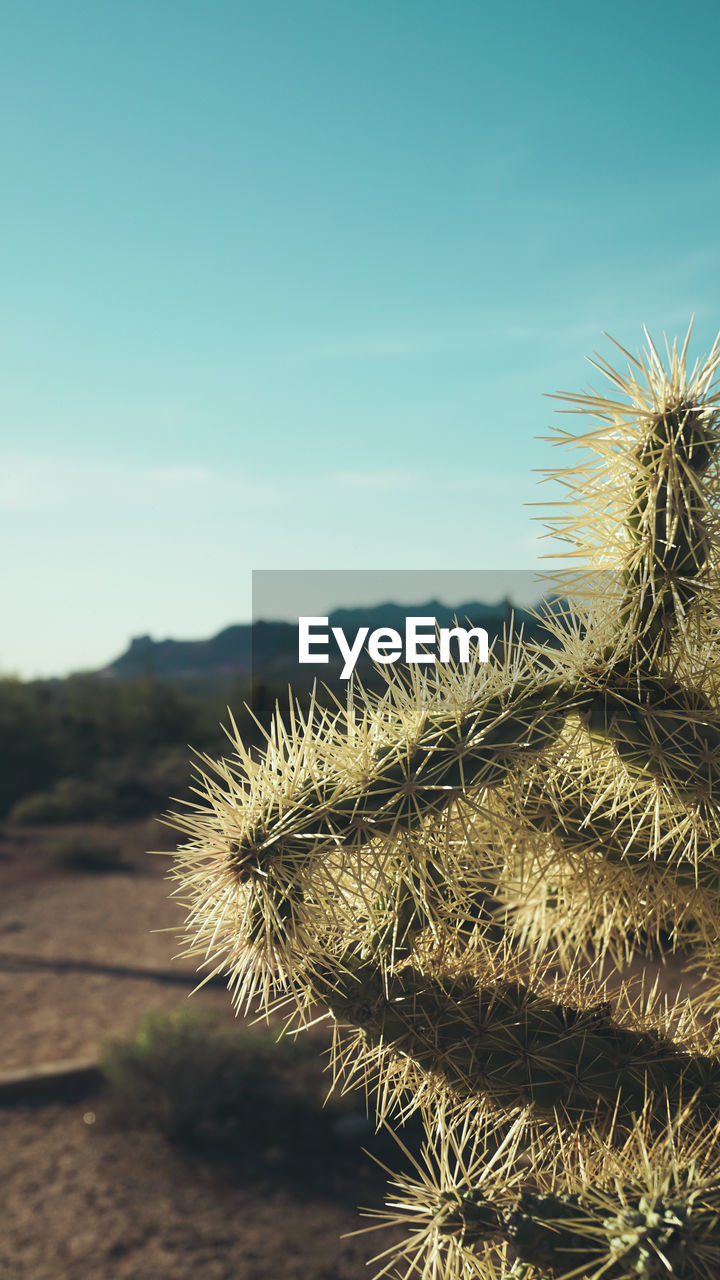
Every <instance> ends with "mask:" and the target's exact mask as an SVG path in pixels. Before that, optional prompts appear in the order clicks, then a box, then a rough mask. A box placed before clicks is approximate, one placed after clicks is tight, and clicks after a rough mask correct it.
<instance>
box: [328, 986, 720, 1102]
mask: <svg viewBox="0 0 720 1280" xmlns="http://www.w3.org/2000/svg"><path fill="white" fill-rule="evenodd" d="M317 995H318V997H319V998H321V999H323V1000H324V1001H326V1002H327V1004H328V1005H329V1007H330V1009H331V1011H332V1013H333V1016H334V1017H335V1018H336V1019H337V1021H338V1022H339V1023H349V1024H351V1025H352V1026H354V1027H359V1028H360V1029H361V1030H362V1032H363V1034H364V1036H365V1038H366V1039H367V1041H368V1042H369V1043H370V1044H371V1045H374V1046H377V1045H387V1046H389V1047H391V1049H392V1051H393V1052H394V1053H398V1054H400V1055H402V1056H405V1057H408V1058H410V1059H412V1060H413V1061H414V1062H415V1063H416V1064H417V1065H418V1066H419V1067H421V1069H422V1070H423V1071H425V1072H428V1073H434V1074H435V1075H438V1076H440V1077H442V1079H443V1080H444V1081H445V1082H446V1083H447V1084H448V1085H449V1086H450V1088H451V1089H453V1090H455V1091H456V1092H457V1093H458V1094H459V1095H461V1096H464V1097H488V1098H489V1099H491V1100H492V1102H493V1103H494V1104H496V1105H497V1106H501V1107H504V1108H506V1109H511V1108H514V1107H527V1106H530V1107H532V1109H533V1111H534V1112H535V1113H536V1114H538V1115H545V1116H552V1115H555V1114H557V1115H558V1116H565V1117H569V1118H570V1119H572V1120H574V1121H587V1122H589V1121H591V1120H593V1119H596V1118H597V1114H600V1115H602V1114H605V1115H606V1116H612V1115H615V1116H616V1117H621V1118H622V1120H623V1122H629V1121H630V1119H631V1117H632V1116H633V1115H640V1114H641V1113H642V1111H643V1107H644V1106H645V1105H646V1102H647V1098H648V1096H651V1097H654V1098H655V1100H656V1103H657V1106H658V1108H659V1112H660V1113H661V1114H662V1113H664V1110H665V1108H666V1107H667V1100H668V1099H669V1100H670V1103H671V1105H677V1104H678V1103H679V1102H680V1101H681V1099H682V1097H683V1095H684V1096H685V1097H687V1096H688V1095H694V1094H695V1093H696V1092H697V1091H698V1090H700V1089H702V1095H701V1096H700V1097H699V1098H698V1102H697V1106H698V1114H700V1113H701V1112H702V1114H703V1115H706V1114H707V1112H708V1110H709V1111H712V1110H713V1108H716V1107H717V1106H718V1105H720V1062H719V1061H717V1060H716V1059H715V1058H711V1057H707V1056H697V1055H695V1056H693V1055H690V1054H688V1053H686V1052H683V1051H682V1050H681V1049H679V1048H678V1047H677V1046H676V1045H675V1044H674V1043H673V1042H672V1041H671V1040H669V1039H668V1038H666V1037H664V1036H662V1035H660V1034H658V1033H657V1032H655V1031H649V1030H645V1031H635V1030H630V1029H628V1028H626V1027H623V1026H620V1025H618V1024H617V1023H616V1022H614V1021H613V1019H612V1018H611V1015H610V1010H609V1007H608V1006H604V1005H601V1006H599V1007H596V1008H591V1009H589V1010H586V1011H584V1012H581V1011H580V1010H578V1009H575V1008H572V1007H570V1006H567V1005H562V1004H560V1003H557V1002H555V1001H552V1000H549V999H547V998H546V997H543V996H540V995H537V994H535V993H534V992H533V991H531V990H529V989H528V988H527V987H526V986H524V984H523V983H521V982H500V983H498V984H496V985H494V986H492V987H482V986H478V985H477V984H476V983H473V982H471V981H468V980H467V979H465V980H459V981H457V982H455V983H454V984H450V983H440V982H438V981H433V980H432V979H428V978H425V977H423V976H422V975H421V974H418V973H417V972H415V971H413V970H411V969H402V970H401V971H400V972H399V973H397V974H394V975H393V976H391V977H388V978H387V979H385V980H384V979H383V975H382V972H381V971H380V969H379V968H378V967H377V966H376V965H373V964H371V963H365V964H355V965H351V966H350V967H349V968H348V970H347V971H346V974H345V976H344V978H343V979H340V980H335V981H334V982H333V983H332V985H330V984H329V983H328V984H326V986H325V988H324V990H323V988H322V986H320V987H319V988H318V989H317Z"/></svg>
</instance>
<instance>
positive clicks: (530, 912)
mask: <svg viewBox="0 0 720 1280" xmlns="http://www.w3.org/2000/svg"><path fill="white" fill-rule="evenodd" d="M689 338H690V334H689V333H688V337H687V338H686V340H685V343H684V345H683V347H682V349H681V350H680V351H679V352H678V346H677V343H675V344H674V345H673V347H672V349H671V348H669V347H668V350H667V360H666V362H665V363H664V362H663V360H662V359H661V357H660V355H659V353H658V351H657V349H656V347H655V346H654V344H653V343H652V341H651V340H650V339H649V338H648V347H647V349H646V350H645V352H644V353H640V354H639V355H638V356H637V357H635V356H632V355H629V353H627V352H625V353H624V354H625V355H626V356H627V357H628V360H629V365H628V370H627V373H625V374H621V373H619V372H616V371H615V370H614V369H613V368H612V367H611V366H610V365H609V364H608V363H606V362H605V361H603V360H600V361H598V362H597V367H598V368H599V369H600V370H601V371H602V372H603V373H604V374H605V375H606V376H607V377H608V378H609V379H610V382H611V383H612V385H613V387H614V391H613V392H612V393H611V395H610V396H609V397H606V396H602V395H600V394H598V393H596V392H594V391H590V392H587V393H585V394H583V395H580V396H563V397H561V399H563V400H564V401H565V402H566V403H569V404H570V405H571V409H570V411H571V412H576V413H581V414H585V415H590V416H591V417H592V418H593V425H592V426H591V428H590V430H588V431H587V432H586V433H585V434H578V435H572V434H571V433H569V432H566V431H563V432H559V433H558V437H559V440H558V442H559V443H562V444H565V445H567V446H569V447H577V448H579V449H580V450H582V454H583V460H582V461H581V463H580V464H579V465H578V466H577V467H575V468H567V469H563V470H561V471H558V472H556V473H551V474H553V475H554V476H555V478H556V479H558V480H560V481H561V483H562V484H563V485H564V486H565V488H566V490H568V491H569V493H568V502H567V508H566V510H567V515H563V516H560V517H555V518H554V519H553V524H554V526H555V529H556V531H557V532H558V533H559V535H560V536H561V537H562V538H564V539H565V540H566V541H567V542H569V543H570V544H571V547H572V553H573V556H574V558H575V560H576V561H579V562H580V568H577V569H574V570H572V571H568V572H566V573H564V574H562V575H555V578H554V585H555V587H556V589H559V591H560V593H561V594H562V595H563V596H565V597H567V598H568V599H569V600H570V607H569V609H568V612H567V614H566V615H565V616H564V617H560V618H559V619H558V618H557V617H555V618H553V617H551V616H548V618H547V626H548V629H549V630H551V631H553V632H554V636H553V640H552V643H548V644H545V645H536V646H530V645H526V644H524V643H523V641H522V638H517V637H515V638H512V639H511V638H508V642H507V643H506V645H505V649H504V656H503V657H502V659H501V658H499V657H497V656H495V657H494V658H493V659H492V661H491V662H490V663H489V664H488V665H487V666H484V665H480V664H478V665H475V664H473V663H472V662H471V663H469V664H467V665H466V666H464V667H462V668H445V669H440V668H437V669H431V672H430V673H429V674H428V672H427V671H426V670H425V671H424V672H423V673H422V674H421V675H419V676H412V677H410V678H408V679H407V680H405V681H403V680H399V679H397V678H396V679H394V680H391V681H389V682H388V684H387V688H386V690H385V692H384V693H383V694H382V695H371V694H368V693H365V692H363V691H358V692H356V693H355V694H354V695H353V694H351V696H350V698H349V701H348V705H347V708H346V709H344V710H343V711H336V712H334V713H332V714H331V713H329V712H325V711H322V710H320V709H319V708H316V707H313V708H312V709H311V711H310V713H309V715H308V716H307V717H305V718H303V717H302V716H301V715H300V714H299V712H298V711H297V710H291V713H290V716H289V718H288V719H287V720H286V721H282V720H281V719H280V718H279V717H276V720H275V722H274V724H273V727H272V729H271V731H270V733H269V735H268V742H267V749H266V752H265V755H264V758H263V759H255V758H253V757H251V755H250V754H249V753H248V752H247V751H246V750H245V748H244V747H243V744H242V743H241V742H240V741H239V740H237V735H236V744H235V745H236V755H235V757H234V758H233V759H231V760H229V761H222V762H219V763H217V764H216V765H213V766H212V767H211V768H209V769H208V772H207V773H206V774H204V775H203V790H204V794H203V797H202V799H201V802H200V803H199V804H198V805H196V806H193V807H191V808H190V810H189V811H188V812H187V813H186V814H185V815H183V816H182V817H180V816H176V817H175V818H174V819H173V821H174V822H175V823H176V825H177V826H179V827H180V828H181V829H183V830H184V831H185V833H186V835H187V836H188V837H189V839H188V840H187V841H186V843H185V844H184V845H183V846H182V847H181V848H180V849H179V850H178V854H177V859H176V868H175V874H176V876H177V879H178V890H177V892H178V893H179V894H180V895H181V896H182V897H183V899H184V901H185V902H186V904H187V908H188V945H189V947H190V948H191V950H193V951H194V953H195V954H197V955H198V956H200V957H201V960H202V962H203V964H204V965H205V966H207V967H209V968H211V969H212V970H214V971H216V972H224V973H226V974H227V975H228V979H229V985H230V986H231V989H232V990H233V993H234V997H235V1000H236V1002H237V1003H238V1005H239V1006H241V1005H243V1004H247V1003H248V1002H250V1001H252V1000H255V999H256V998H259V999H260V1001H261V1003H262V1006H263V1007H264V1008H265V1009H270V1008H271V1007H275V1006H285V1007H287V1008H288V1009H289V1010H290V1014H289V1017H290V1021H291V1023H292V1024H293V1025H294V1026H302V1025H303V1024H304V1023H305V1022H306V1021H308V1020H309V1019H310V1018H311V1017H314V1016H316V1012H317V1006H318V1003H320V1004H322V1005H323V1006H324V1007H325V1008H327V1009H328V1010H329V1014H328V1016H329V1017H330V1018H331V1019H332V1020H333V1021H334V1024H335V1027H336V1036H337V1039H336V1043H337V1051H336V1073H337V1077H338V1079H343V1080H344V1081H345V1083H346V1085H349V1084H350V1083H351V1082H352V1081H354V1080H356V1079H357V1078H358V1077H362V1078H364V1079H365V1081H366V1083H367V1084H368V1085H369V1086H371V1087H372V1089H373V1090H374V1096H375V1099H376V1103H377V1108H378V1114H379V1116H380V1117H381V1118H385V1117H391V1116H392V1115H393V1114H397V1115H400V1116H403V1115H405V1114H407V1113H409V1112H410V1111H411V1110H413V1109H417V1110H419V1111H420V1112H421V1114H422V1116H423V1119H424V1122H425V1125H426V1131H427V1145H426V1150H425V1156H424V1158H425V1164H426V1169H425V1170H423V1169H421V1166H420V1165H419V1164H417V1162H416V1168H417V1169H418V1171H419V1172H420V1175H421V1176H420V1178H419V1179H418V1180H416V1181H415V1182H414V1183H411V1182H408V1180H407V1179H406V1180H405V1181H402V1180H401V1182H400V1183H398V1184H397V1185H399V1186H400V1187H401V1191H402V1198H401V1205H402V1209H401V1211H400V1212H396V1211H395V1209H393V1207H392V1205H391V1207H390V1209H389V1210H388V1212H387V1214H386V1218H387V1220H393V1221H398V1220H402V1221H403V1222H405V1223H406V1224H407V1226H408V1229H409V1236H408V1242H407V1245H406V1247H404V1248H401V1249H400V1250H399V1251H398V1252H396V1253H395V1254H393V1255H392V1256H391V1257H390V1260H389V1261H386V1262H385V1264H384V1266H383V1268H382V1269H381V1271H380V1272H379V1274H389V1273H391V1274H392V1275H394V1276H402V1275H406V1276H407V1277H408V1280H409V1278H410V1277H411V1276H420V1275H424V1276H426V1277H428V1280H430V1277H432V1278H433V1280H443V1278H444V1280H470V1278H471V1277H477V1278H478V1280H483V1278H485V1280H494V1278H495V1277H497V1278H498V1280H499V1278H500V1277H506V1276H507V1277H509V1276H516V1277H527V1278H528V1280H531V1277H534V1278H535V1280H563V1278H564V1277H568V1278H569V1277H573V1276H574V1277H578V1278H580V1277H585V1278H586V1280H600V1277H605V1278H606V1280H623V1278H624V1277H630V1276H645V1277H660V1276H663V1277H665V1276H677V1277H681V1278H683V1280H701V1278H703V1280H707V1278H709V1277H711V1276H714V1275H717V1274H718V1273H720V1140H719V1138H718V1135H717V1133H716V1126H715V1123H714V1117H715V1114H716V1113H717V1110H718V1107H719V1106H720V1043H719V1042H718V1018H717V1013H718V1009H717V991H718V990H719V989H720V977H719V976H718V975H719V974H720V949H719V948H718V944H717V921H718V918H719V916H720V825H719V820H718V812H719V809H718V801H719V800H720V697H719V690H720V657H718V649H717V630H718V622H719V620H720V579H719V577H718V549H719V542H720V540H719V537H718V528H719V526H718V508H719V506H720V466H719V455H720V409H719V408H718V401H719V399H720V394H719V393H718V392H717V390H716V386H717V384H716V382H715V381H714V379H715V375H716V372H717V369H718V366H720V345H719V343H720V340H719V342H716V344H715V346H714V348H713V350H712V351H711V353H710V355H709V356H708V357H707V359H705V360H704V361H703V362H702V363H701V364H696V365H695V367H694V369H693V370H692V371H691V372H689V371H688V366H687V353H688V344H689ZM208 764H209V765H212V762H208ZM659 942H662V943H663V944H664V945H665V946H666V947H667V946H668V945H669V946H670V947H672V948H675V949H677V950H679V951H680V950H683V953H684V954H685V955H686V958H687V961H688V974H689V977H688V979H687V983H688V984H690V986H691V988H692V998H688V996H687V990H686V991H684V992H683V993H682V998H681V999H680V998H679V999H678V1000H677V1001H676V1002H675V1003H672V1002H671V1003H670V1005H669V1006H665V1007H663V1006H662V1005H661V1003H660V1002H659V1001H658V1000H657V999H655V998H653V996H652V993H648V990H647V988H646V987H644V986H642V985H641V986H640V987H638V986H637V985H633V982H631V980H630V978H629V976H627V975H625V976H623V975H622V974H621V975H620V977H617V974H616V975H615V977H614V978H613V976H612V971H610V972H608V971H607V970H605V976H604V977H603V973H602V970H601V971H600V972H599V973H598V971H597V961H598V960H599V959H602V958H603V957H609V958H610V959H612V960H613V961H614V963H615V965H616V966H622V965H623V964H625V963H626V962H627V961H628V959H634V960H635V961H636V966H637V963H640V962H641V961H643V960H644V959H645V958H646V957H647V956H648V954H649V953H650V954H652V953H653V950H655V951H656V950H657V946H658V943H659ZM589 961H592V962H594V964H595V968H594V971H593V973H592V974H591V971H590V969H591V966H590V964H589ZM698 975H699V976H700V977H701V978H702V979H703V981H702V982H701V983H698V982H697V978H698ZM693 984H694V985H693ZM311 1010H312V1013H311Z"/></svg>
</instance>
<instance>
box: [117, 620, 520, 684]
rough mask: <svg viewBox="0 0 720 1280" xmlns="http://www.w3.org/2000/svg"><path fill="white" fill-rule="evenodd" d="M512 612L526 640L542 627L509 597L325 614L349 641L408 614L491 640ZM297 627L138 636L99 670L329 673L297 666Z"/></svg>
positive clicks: (129, 673)
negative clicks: (476, 630)
mask: <svg viewBox="0 0 720 1280" xmlns="http://www.w3.org/2000/svg"><path fill="white" fill-rule="evenodd" d="M511 613H514V618H515V626H516V627H519V626H521V625H522V626H524V630H525V635H526V637H527V638H530V637H531V636H536V635H538V634H539V632H540V630H541V627H540V625H539V624H538V623H537V621H535V619H533V618H532V615H531V612H530V611H529V610H526V609H513V606H512V604H511V603H510V602H509V601H502V602H501V603H499V604H485V603H482V602H480V601H477V600H474V601H468V602H466V603H464V604H461V605H458V606H457V607H456V608H450V607H449V606H448V605H444V604H441V603H440V602H439V601H438V600H428V601H425V603H423V604H419V605H412V606H410V605H399V604H395V603H393V602H391V601H387V602H386V603H384V604H378V605H374V606H369V607H358V608H355V609H336V610H335V611H334V612H333V613H331V614H330V618H329V626H330V627H342V628H343V630H344V631H345V634H346V635H347V637H348V639H352V637H353V636H354V635H355V634H356V632H357V630H358V628H359V627H361V626H367V627H370V629H371V630H375V629H376V628H378V627H392V628H394V629H395V630H397V631H400V632H401V633H404V629H405V619H406V618H407V617H409V616H417V617H433V618H435V619H436V621H437V624H438V626H441V627H450V626H452V625H453V623H454V621H455V619H457V620H458V623H459V624H460V625H463V626H465V625H467V623H468V622H469V623H470V625H471V626H473V627H484V628H485V630H486V631H487V632H488V635H489V637H490V640H491V641H492V640H493V639H494V638H495V637H496V636H501V635H502V632H503V627H504V626H505V625H506V624H507V623H508V622H509V620H510V616H511ZM297 643H298V630H297V624H296V623H290V622H272V621H269V622H265V621H258V622H255V623H252V624H251V623H239V624H237V625H235V626H231V627H226V628H225V629H224V630H223V631H220V632H219V633H218V635H216V636H213V637H211V638H210V639H209V640H153V639H152V638H151V637H150V636H137V637H136V638H135V639H134V640H132V642H131V644H130V647H129V648H128V649H127V650H126V652H125V653H123V654H121V655H120V657H119V658H116V659H115V660H114V661H113V662H111V663H109V664H108V666H107V667H106V668H105V669H104V670H103V672H102V674H103V675H105V676H109V677H114V678H116V679H118V680H127V679H135V678H137V677H138V676H146V675H153V676H157V677H159V678H161V679H166V680H179V681H187V680H191V681H193V682H195V681H198V680H201V681H202V680H204V679H215V680H217V679H218V678H221V679H224V680H227V679H235V680H238V681H249V680H250V679H251V677H252V678H254V679H255V680H257V679H276V678H281V677H283V678H284V677H286V676H288V675H290V676H295V677H296V676H297V674H298V670H300V671H302V672H304V671H305V670H306V671H307V673H308V678H309V679H310V680H311V679H312V678H314V677H317V676H321V677H322V678H325V677H326V676H332V674H333V671H332V663H331V664H329V666H327V667H325V668H324V669H323V668H322V667H316V666H313V667H312V668H310V667H308V668H306V669H302V668H301V669H298V666H297Z"/></svg>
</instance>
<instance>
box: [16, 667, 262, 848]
mask: <svg viewBox="0 0 720 1280" xmlns="http://www.w3.org/2000/svg"><path fill="white" fill-rule="evenodd" d="M280 693H281V691H280V690H279V689H278V690H270V689H268V688H267V687H265V686H263V687H262V688H261V689H260V690H259V691H256V694H255V696H253V693H252V690H251V688H250V686H249V685H247V684H246V685H244V686H243V685H238V686H233V687H231V688H228V689H225V690H220V689H219V688H218V687H217V686H214V685H209V686H208V687H206V688H200V689H195V690H187V689H184V688H181V687H178V686H176V685H173V684H172V683H170V682H169V681H163V680H160V679H158V678H156V677H154V676H141V677H138V678H136V679H133V680H124V681H122V682H118V681H114V680H112V679H107V678H103V677H101V676H95V675H77V676H70V677H68V678H67V679H64V680H34V681H28V682H23V681H20V680H17V679H10V678H5V679H0V758H1V759H2V760H3V769H2V771H0V819H6V820H9V821H11V822H16V823H23V824H25V823H63V822H84V821H87V822H94V821H97V822H116V821H126V820H134V819H137V818H144V817H148V816H150V815H152V814H156V813H158V812H160V811H161V810H163V809H165V808H166V806H167V804H168V801H169V797H171V796H183V795H187V794H188V788H189V785H190V783H191V778H192V761H193V759H195V758H196V757H195V756H194V754H193V751H192V750H191V748H190V745H188V744H192V748H194V749H195V751H200V752H204V751H207V752H209V753H211V754H212V755H213V756H219V755H223V754H227V752H228V748H229V743H228V740H227V738H226V736H225V735H224V733H223V731H222V729H221V723H224V724H227V723H228V714H227V707H228V705H230V706H231V707H232V710H233V715H234V716H235V720H236V722H237V724H238V728H239V729H240V731H241V733H242V734H243V738H244V739H245V740H247V741H254V742H259V741H260V739H261V737H262V735H261V732H260V730H259V728H258V725H257V723H256V722H255V720H254V719H253V716H252V715H251V713H250V710H249V709H248V707H247V706H246V705H245V704H246V703H248V704H250V705H251V706H253V709H254V711H255V712H258V713H259V714H260V717H261V718H263V719H264V720H265V721H266V722H267V721H268V720H269V718H270V715H271V714H272V708H273V705H274V701H275V697H276V696H278V694H280ZM285 696H286V695H285Z"/></svg>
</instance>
